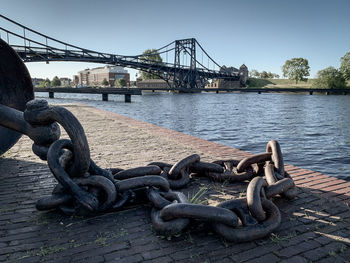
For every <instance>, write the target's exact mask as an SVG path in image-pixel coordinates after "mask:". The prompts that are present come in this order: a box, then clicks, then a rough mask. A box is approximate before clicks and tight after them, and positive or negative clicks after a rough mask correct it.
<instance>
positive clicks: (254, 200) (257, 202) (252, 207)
mask: <svg viewBox="0 0 350 263" xmlns="http://www.w3.org/2000/svg"><path fill="white" fill-rule="evenodd" d="M266 185H267V183H266V181H265V180H264V179H263V178H262V177H255V178H253V180H251V181H250V183H249V185H248V188H247V204H248V207H249V211H250V213H251V214H252V216H254V217H255V218H256V219H257V220H258V221H259V222H261V221H264V220H265V219H266V215H265V212H264V209H263V207H262V204H261V197H260V194H261V188H262V187H263V186H266Z"/></svg>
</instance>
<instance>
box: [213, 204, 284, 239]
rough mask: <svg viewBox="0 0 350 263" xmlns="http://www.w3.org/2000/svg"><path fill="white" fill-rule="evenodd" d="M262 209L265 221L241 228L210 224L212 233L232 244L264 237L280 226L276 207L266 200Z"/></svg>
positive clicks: (278, 212)
mask: <svg viewBox="0 0 350 263" xmlns="http://www.w3.org/2000/svg"><path fill="white" fill-rule="evenodd" d="M262 207H263V208H264V210H265V211H266V220H265V221H264V222H262V223H260V224H257V225H253V226H246V227H241V228H232V227H228V226H227V225H225V224H217V223H216V224H212V226H213V228H214V231H215V232H216V233H218V234H219V235H221V236H223V237H224V238H225V239H227V240H228V241H232V242H246V241H252V240H255V239H258V238H262V237H265V236H266V235H268V234H269V233H271V232H272V231H274V230H275V229H276V228H277V227H278V226H279V225H280V223H281V213H280V211H279V210H278V208H277V206H276V205H274V204H273V203H272V202H271V201H269V200H267V199H264V200H262Z"/></svg>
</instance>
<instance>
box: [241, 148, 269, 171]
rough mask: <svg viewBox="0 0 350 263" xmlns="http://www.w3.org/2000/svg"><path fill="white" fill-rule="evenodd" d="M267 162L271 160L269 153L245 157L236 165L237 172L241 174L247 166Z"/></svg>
mask: <svg viewBox="0 0 350 263" xmlns="http://www.w3.org/2000/svg"><path fill="white" fill-rule="evenodd" d="M269 160H271V153H261V154H255V155H253V156H251V157H246V158H244V159H243V160H242V161H240V162H239V164H238V165H237V171H238V172H240V173H241V172H243V171H244V170H245V169H246V168H247V167H248V166H250V165H252V164H254V163H261V162H265V161H269Z"/></svg>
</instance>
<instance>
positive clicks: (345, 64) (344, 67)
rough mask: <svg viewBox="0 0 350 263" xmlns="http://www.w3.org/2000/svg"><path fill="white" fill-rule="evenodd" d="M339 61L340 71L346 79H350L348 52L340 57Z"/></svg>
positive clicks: (349, 53) (349, 56) (349, 57)
mask: <svg viewBox="0 0 350 263" xmlns="http://www.w3.org/2000/svg"><path fill="white" fill-rule="evenodd" d="M340 62H341V64H340V68H339V70H340V72H341V73H342V74H343V76H344V78H345V79H346V80H350V52H348V53H346V54H345V55H344V57H342V58H341V59H340Z"/></svg>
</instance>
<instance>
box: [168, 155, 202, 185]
mask: <svg viewBox="0 0 350 263" xmlns="http://www.w3.org/2000/svg"><path fill="white" fill-rule="evenodd" d="M199 160H200V156H199V155H198V154H192V155H190V156H188V157H186V158H184V159H182V160H180V161H178V162H177V163H175V164H174V165H173V167H171V169H170V171H169V178H170V179H173V180H174V179H177V177H178V175H179V174H180V171H181V170H183V169H185V168H186V167H189V166H190V165H191V164H193V163H195V162H199Z"/></svg>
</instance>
